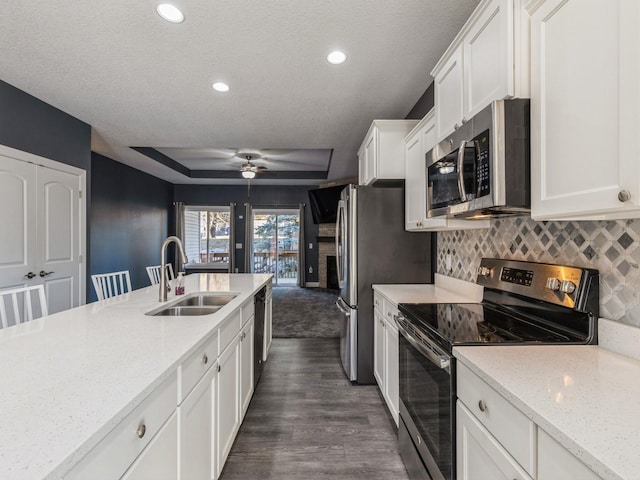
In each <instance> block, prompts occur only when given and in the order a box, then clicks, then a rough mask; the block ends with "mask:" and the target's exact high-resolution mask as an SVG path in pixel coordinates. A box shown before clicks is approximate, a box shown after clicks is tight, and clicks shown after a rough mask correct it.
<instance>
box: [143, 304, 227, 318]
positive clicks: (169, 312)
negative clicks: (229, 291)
mask: <svg viewBox="0 0 640 480" xmlns="http://www.w3.org/2000/svg"><path fill="white" fill-rule="evenodd" d="M221 308H222V307H220V306H215V307H214V306H210V307H197V306H196V307H176V306H172V307H167V308H163V309H162V310H160V311H158V312H156V313H150V314H148V315H153V316H154V317H158V316H161V317H184V316H191V315H209V314H210V313H215V312H217V311H218V310H220V309H221Z"/></svg>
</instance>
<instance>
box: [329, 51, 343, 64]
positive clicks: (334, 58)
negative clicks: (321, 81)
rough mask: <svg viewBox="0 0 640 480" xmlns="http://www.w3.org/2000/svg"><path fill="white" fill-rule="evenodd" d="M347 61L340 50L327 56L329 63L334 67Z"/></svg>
mask: <svg viewBox="0 0 640 480" xmlns="http://www.w3.org/2000/svg"><path fill="white" fill-rule="evenodd" d="M346 60H347V56H346V55H345V54H344V53H343V52H341V51H339V50H336V51H334V52H331V53H330V54H329V55H327V62H329V63H333V64H334V65H340V64H341V63H344V62H345V61H346Z"/></svg>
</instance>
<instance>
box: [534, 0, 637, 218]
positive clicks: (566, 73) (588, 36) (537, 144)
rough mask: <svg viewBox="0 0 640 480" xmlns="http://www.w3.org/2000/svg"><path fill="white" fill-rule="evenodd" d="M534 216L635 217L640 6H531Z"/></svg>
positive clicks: (620, 0) (605, 2)
mask: <svg viewBox="0 0 640 480" xmlns="http://www.w3.org/2000/svg"><path fill="white" fill-rule="evenodd" d="M526 8H527V10H528V12H529V13H530V14H531V207H532V208H531V215H532V217H533V218H534V219H536V220H549V219H577V220H583V219H584V220H586V219H593V220H609V219H617V218H639V217H640V34H639V29H638V24H640V2H638V1H635V0H589V1H585V0H546V1H545V0H535V1H529V2H528V3H527V5H526Z"/></svg>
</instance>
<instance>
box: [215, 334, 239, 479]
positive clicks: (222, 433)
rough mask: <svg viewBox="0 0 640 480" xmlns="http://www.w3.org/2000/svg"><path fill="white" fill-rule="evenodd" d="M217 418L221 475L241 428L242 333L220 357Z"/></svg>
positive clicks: (217, 448) (219, 470)
mask: <svg viewBox="0 0 640 480" xmlns="http://www.w3.org/2000/svg"><path fill="white" fill-rule="evenodd" d="M218 361H219V363H220V366H219V371H218V391H217V397H218V398H217V401H216V407H217V408H216V418H217V419H218V442H217V447H216V450H217V457H216V460H217V462H216V463H217V466H218V467H217V468H218V472H217V475H220V472H221V471H222V466H223V465H224V462H225V460H226V459H227V456H228V455H229V451H230V450H231V446H232V445H233V440H234V439H235V436H236V432H237V431H238V428H240V335H238V336H237V337H236V338H235V339H234V340H233V341H232V342H231V343H230V344H229V346H228V347H227V349H226V350H225V351H224V352H223V353H222V355H221V356H220V358H219V360H218Z"/></svg>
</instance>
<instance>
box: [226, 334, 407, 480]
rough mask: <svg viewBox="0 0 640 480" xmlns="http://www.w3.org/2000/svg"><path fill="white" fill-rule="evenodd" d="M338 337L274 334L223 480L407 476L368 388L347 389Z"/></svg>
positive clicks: (403, 479) (389, 424)
mask: <svg viewBox="0 0 640 480" xmlns="http://www.w3.org/2000/svg"><path fill="white" fill-rule="evenodd" d="M339 355H340V352H339V339H337V338H277V339H274V340H273V345H272V349H271V353H270V355H269V360H268V362H267V365H266V366H265V370H264V373H263V375H262V379H261V380H260V383H259V384H258V388H257V389H256V392H255V394H254V397H253V400H252V401H251V405H250V406H249V410H248V411H247V415H246V417H245V419H244V423H243V424H242V427H241V428H240V432H239V434H238V436H237V438H236V441H235V443H234V445H233V448H232V449H231V453H230V454H229V458H228V459H227V462H226V465H225V469H224V471H223V473H222V476H221V478H222V480H237V479H261V480H262V479H265V480H266V479H305V480H313V479H328V478H339V479H367V480H377V479H380V480H383V479H384V480H390V479H393V480H396V479H397V480H408V478H409V477H408V475H407V473H406V470H405V468H404V464H403V463H402V459H401V458H400V454H399V453H398V444H397V443H398V442H397V435H396V433H395V430H394V427H395V425H394V423H393V419H392V418H391V416H390V415H389V414H388V412H387V410H386V408H385V406H384V404H383V400H382V397H381V396H380V394H379V392H378V390H377V387H376V386H374V385H366V386H360V385H356V386H353V385H351V383H350V382H349V381H348V380H347V378H346V377H345V375H344V373H343V371H342V366H341V365H340V356H339Z"/></svg>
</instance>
